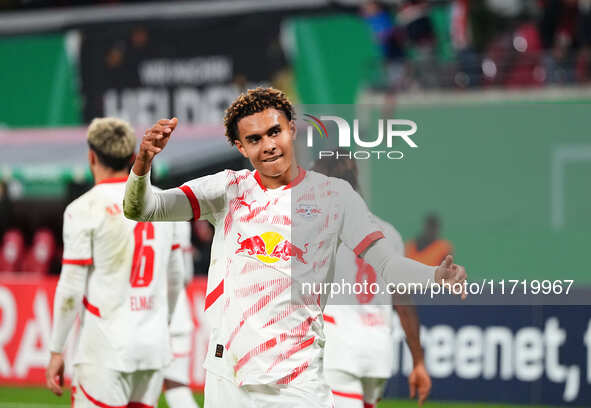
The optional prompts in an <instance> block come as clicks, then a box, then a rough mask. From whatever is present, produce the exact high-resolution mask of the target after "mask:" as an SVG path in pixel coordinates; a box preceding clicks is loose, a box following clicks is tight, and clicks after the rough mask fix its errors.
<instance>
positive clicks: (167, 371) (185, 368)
mask: <svg viewBox="0 0 591 408" xmlns="http://www.w3.org/2000/svg"><path fill="white" fill-rule="evenodd" d="M190 363H191V361H190V355H189V354H188V353H187V354H176V355H175V356H174V357H173V359H172V361H171V362H170V364H169V365H168V366H166V368H164V369H163V370H162V373H163V375H164V378H165V379H166V380H170V381H174V382H177V383H179V384H185V385H188V384H189V369H190V368H189V365H190Z"/></svg>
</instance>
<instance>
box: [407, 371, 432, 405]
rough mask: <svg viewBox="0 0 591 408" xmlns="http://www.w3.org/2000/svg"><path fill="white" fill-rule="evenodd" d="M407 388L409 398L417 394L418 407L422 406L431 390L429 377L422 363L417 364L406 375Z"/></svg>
mask: <svg viewBox="0 0 591 408" xmlns="http://www.w3.org/2000/svg"><path fill="white" fill-rule="evenodd" d="M408 388H409V390H410V398H414V397H415V396H416V395H418V399H419V407H422V406H423V403H424V402H425V400H426V399H427V397H428V396H429V393H430V392H431V377H429V373H427V369H426V368H425V365H424V364H423V363H419V364H417V365H416V366H415V367H414V368H413V370H412V372H411V373H410V375H409V376H408Z"/></svg>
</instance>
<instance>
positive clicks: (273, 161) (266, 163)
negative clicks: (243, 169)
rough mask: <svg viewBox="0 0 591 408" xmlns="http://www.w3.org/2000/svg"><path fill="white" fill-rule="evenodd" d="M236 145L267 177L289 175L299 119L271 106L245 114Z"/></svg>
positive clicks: (241, 121) (238, 127)
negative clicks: (291, 119)
mask: <svg viewBox="0 0 591 408" xmlns="http://www.w3.org/2000/svg"><path fill="white" fill-rule="evenodd" d="M237 130H238V140H236V141H235V144H236V147H237V148H238V150H239V151H240V153H242V155H243V156H244V157H246V158H248V159H249V160H250V162H251V164H252V166H253V167H254V168H255V169H256V170H257V171H258V172H259V173H260V174H261V176H264V177H266V178H272V179H275V178H283V177H285V178H286V180H287V181H286V182H285V184H287V182H289V181H291V180H290V179H289V174H290V171H291V170H292V165H293V164H295V161H294V158H293V140H294V139H295V123H294V122H293V121H288V120H287V117H286V116H285V114H284V113H283V112H281V111H279V110H277V109H274V108H269V109H265V110H264V111H262V112H258V113H254V114H252V115H249V116H245V117H243V118H242V119H240V120H239V121H238V123H237Z"/></svg>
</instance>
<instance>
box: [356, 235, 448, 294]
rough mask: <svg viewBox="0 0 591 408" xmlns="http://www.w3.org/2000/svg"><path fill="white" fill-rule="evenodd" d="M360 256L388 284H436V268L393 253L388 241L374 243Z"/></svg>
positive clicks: (382, 240) (381, 240)
mask: <svg viewBox="0 0 591 408" xmlns="http://www.w3.org/2000/svg"><path fill="white" fill-rule="evenodd" d="M360 255H361V256H362V257H363V259H364V260H365V261H366V262H367V263H368V264H370V265H371V266H372V267H373V268H374V269H375V270H376V272H378V273H379V274H380V275H381V276H382V279H384V281H386V282H392V283H405V284H408V283H420V284H422V285H429V284H432V283H435V270H436V269H437V267H436V266H427V265H425V264H422V263H420V262H417V261H414V260H412V259H410V258H405V257H403V256H401V255H398V254H396V253H393V252H392V247H391V245H390V243H389V241H388V240H387V239H380V240H378V241H376V242H373V243H372V244H371V245H370V246H369V247H368V248H367V249H366V250H365V252H363V253H361V254H360Z"/></svg>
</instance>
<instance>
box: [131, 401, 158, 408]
mask: <svg viewBox="0 0 591 408" xmlns="http://www.w3.org/2000/svg"><path fill="white" fill-rule="evenodd" d="M127 408H154V406H153V405H148V404H144V403H142V402H137V401H130V402H129V404H127Z"/></svg>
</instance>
